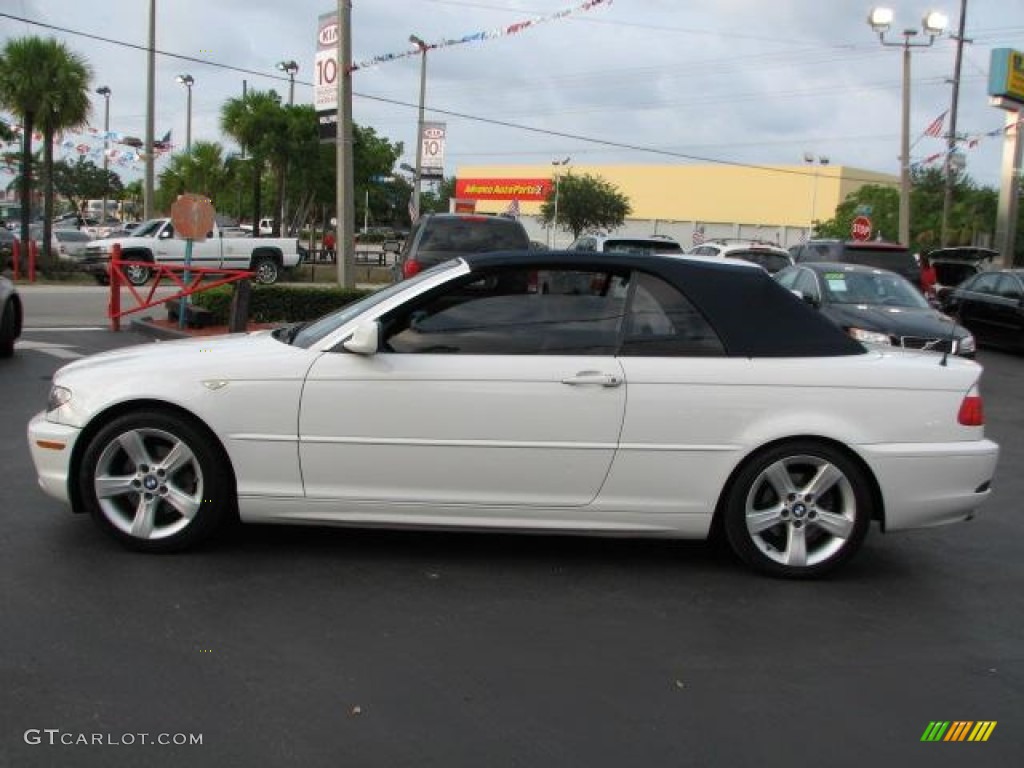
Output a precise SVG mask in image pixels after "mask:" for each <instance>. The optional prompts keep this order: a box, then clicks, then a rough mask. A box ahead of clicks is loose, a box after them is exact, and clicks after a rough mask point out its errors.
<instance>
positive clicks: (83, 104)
mask: <svg viewBox="0 0 1024 768" xmlns="http://www.w3.org/2000/svg"><path fill="white" fill-rule="evenodd" d="M48 43H49V46H48V56H47V64H48V65H49V71H50V78H49V80H50V87H49V89H48V90H47V93H46V94H45V96H44V99H43V105H42V109H41V111H40V113H39V115H40V122H41V123H42V126H43V173H44V175H45V188H44V194H43V254H44V255H45V256H46V257H49V256H50V244H51V243H52V242H53V237H52V228H53V140H54V137H55V136H56V135H57V134H58V133H61V132H63V131H65V130H75V129H77V128H81V127H82V126H83V125H85V123H86V120H87V119H88V117H89V112H90V110H91V108H92V105H91V103H90V101H89V81H90V80H91V79H92V70H91V69H90V68H89V65H88V64H87V63H86V61H85V59H83V58H82V57H81V56H79V55H78V54H77V53H74V52H73V51H70V50H68V48H67V47H66V46H65V45H64V44H63V43H59V42H57V41H56V40H50V41H48ZM105 216H106V212H105V211H104V217H105Z"/></svg>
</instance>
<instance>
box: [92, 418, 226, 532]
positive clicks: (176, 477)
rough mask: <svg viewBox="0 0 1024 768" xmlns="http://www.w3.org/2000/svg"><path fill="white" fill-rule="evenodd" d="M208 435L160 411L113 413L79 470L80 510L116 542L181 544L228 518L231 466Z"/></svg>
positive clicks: (95, 437)
mask: <svg viewBox="0 0 1024 768" xmlns="http://www.w3.org/2000/svg"><path fill="white" fill-rule="evenodd" d="M225 465H226V461H225V460H224V459H222V458H221V454H220V451H219V450H218V448H217V447H216V446H215V445H212V444H211V438H210V437H208V436H207V435H205V434H204V433H203V431H202V430H200V429H199V428H197V427H196V426H194V425H193V424H191V423H190V422H188V421H186V420H185V419H183V418H180V417H178V416H174V415H171V414H164V413H159V412H147V413H129V414H125V415H122V416H119V417H117V418H115V419H114V420H113V421H111V422H110V423H109V424H107V425H106V426H104V427H103V428H102V429H101V430H100V431H99V432H98V433H97V434H96V435H95V436H94V437H93V438H92V440H91V441H90V442H89V444H88V446H87V448H86V450H85V453H84V454H83V459H82V471H81V472H79V475H78V476H79V480H78V482H79V488H78V490H79V495H80V498H81V499H82V501H83V503H84V505H85V507H86V509H87V510H88V511H89V512H90V513H91V514H92V516H93V517H94V518H95V519H96V520H97V521H98V522H99V523H100V525H101V527H103V528H104V529H106V530H107V531H108V532H110V533H111V534H113V535H114V536H115V537H116V538H117V539H119V540H120V541H121V542H122V543H124V544H126V545H127V546H129V547H131V548H132V549H138V550H143V551H148V552H169V551H176V550H181V549H185V548H187V547H190V546H192V545H194V544H197V543H199V542H200V541H202V540H204V539H206V538H209V537H210V536H211V535H212V534H213V533H214V532H215V531H216V530H217V529H219V528H220V527H221V526H222V525H223V524H224V523H225V522H226V521H227V520H229V519H230V517H231V511H232V510H233V508H234V507H233V495H232V492H231V485H230V480H229V478H230V472H229V471H228V468H227V467H226V466H225Z"/></svg>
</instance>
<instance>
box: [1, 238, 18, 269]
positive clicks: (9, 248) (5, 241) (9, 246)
mask: <svg viewBox="0 0 1024 768" xmlns="http://www.w3.org/2000/svg"><path fill="white" fill-rule="evenodd" d="M16 242H18V238H17V237H16V236H15V234H14V233H13V232H11V231H10V230H9V229H7V228H6V227H0V272H3V271H4V270H7V269H12V268H13V267H14V244H15V243H16Z"/></svg>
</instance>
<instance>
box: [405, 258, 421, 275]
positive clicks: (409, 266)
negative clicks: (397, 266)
mask: <svg viewBox="0 0 1024 768" xmlns="http://www.w3.org/2000/svg"><path fill="white" fill-rule="evenodd" d="M422 271H423V265H422V264H420V263H419V262H418V261H416V260H415V259H409V260H408V261H405V262H403V263H402V277H404V278H406V279H407V280H408V279H409V278H410V277H412V276H413V275H416V274H419V273H420V272H422Z"/></svg>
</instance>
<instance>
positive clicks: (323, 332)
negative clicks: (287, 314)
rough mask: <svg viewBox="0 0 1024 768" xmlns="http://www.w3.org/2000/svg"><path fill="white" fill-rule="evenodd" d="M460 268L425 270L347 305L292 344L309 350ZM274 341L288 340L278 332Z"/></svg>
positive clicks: (456, 261) (298, 333)
mask: <svg viewBox="0 0 1024 768" xmlns="http://www.w3.org/2000/svg"><path fill="white" fill-rule="evenodd" d="M459 264H462V261H461V260H459V259H452V260H450V261H446V262H443V263H441V264H436V265H434V266H433V267H431V268H430V269H425V270H423V271H422V272H420V273H419V274H418V275H416V276H415V277H411V278H409V279H408V280H401V281H399V282H397V283H392V284H391V285H388V286H385V287H384V288H381V289H380V290H377V291H374V292H373V293H371V294H370V295H369V296H365V297H364V298H362V299H359V300H358V301H355V302H353V303H351V304H346V305H345V306H344V307H342V308H341V309H337V310H335V311H334V312H331V313H330V314H327V315H324V316H323V317H321V318H319V319H318V320H313V321H311V322H310V323H309V324H308V325H305V326H302V327H301V328H300V329H299V330H298V331H296V332H295V336H294V338H293V339H292V340H291V344H292V345H293V346H296V347H302V348H303V349H309V348H310V347H311V346H313V345H314V344H316V343H317V342H318V341H320V339H322V338H324V337H325V336H329V335H330V334H332V333H334V331H336V330H337V329H338V328H341V326H343V325H344V324H345V323H347V322H349V321H350V320H352V319H353V318H354V317H356V316H358V315H360V314H362V313H363V312H365V311H367V310H368V309H370V308H372V307H374V306H376V305H377V304H380V303H381V302H384V301H387V300H388V299H390V298H391V297H392V296H394V295H396V294H398V293H401V292H402V291H405V290H407V289H409V288H413V287H414V286H416V285H418V284H419V283H422V282H423V281H424V280H429V279H431V278H432V277H434V276H436V275H437V274H438V273H440V272H445V271H447V270H449V269H452V268H453V267H455V266H457V265H459ZM274 337H275V338H277V339H280V340H285V339H287V338H288V337H287V336H286V335H282V334H280V333H278V332H275V334H274Z"/></svg>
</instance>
